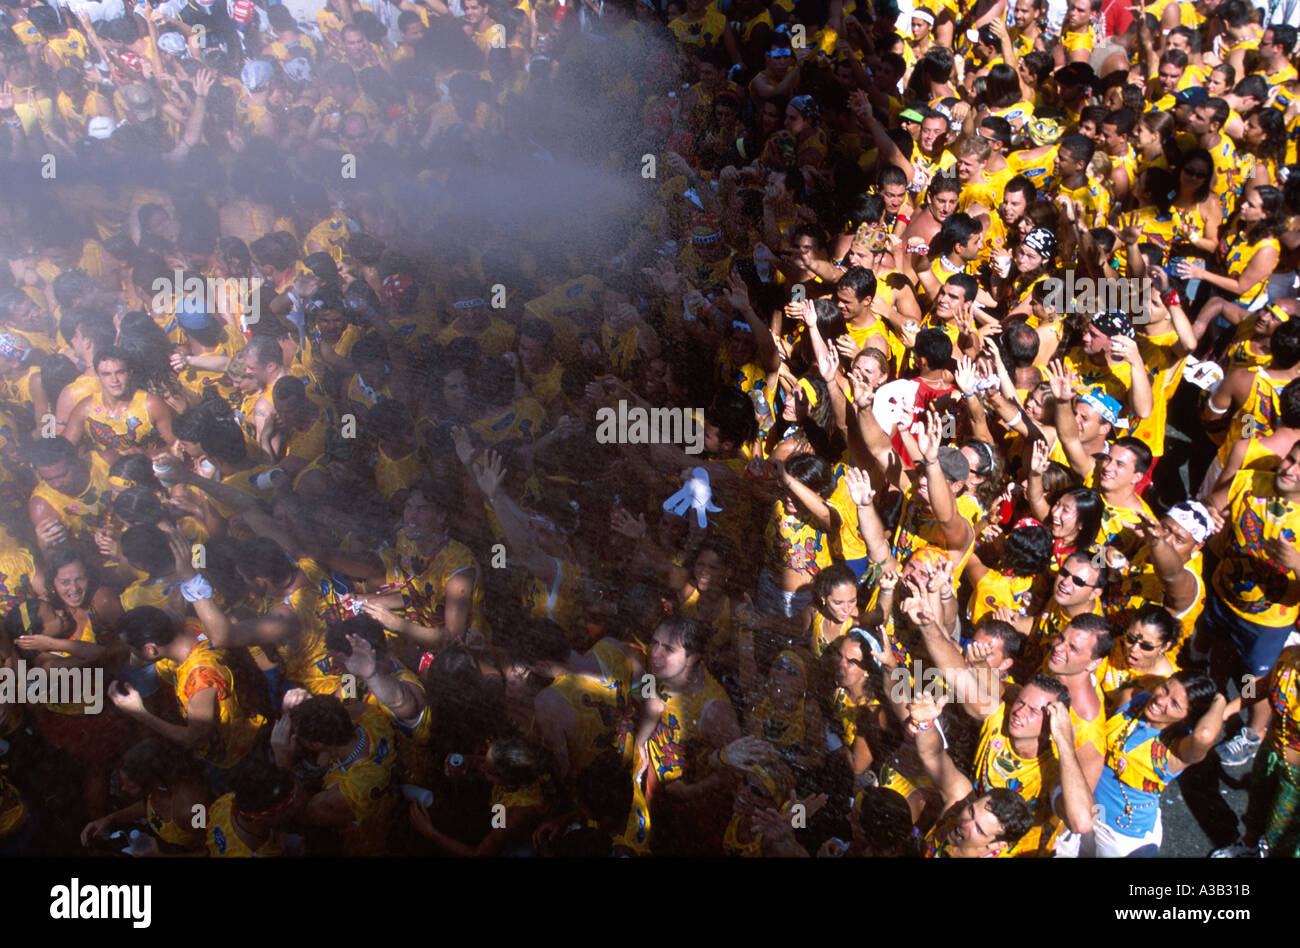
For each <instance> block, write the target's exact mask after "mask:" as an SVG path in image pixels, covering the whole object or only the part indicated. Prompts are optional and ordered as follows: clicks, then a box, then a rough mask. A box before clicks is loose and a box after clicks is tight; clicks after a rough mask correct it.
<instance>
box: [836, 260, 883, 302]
mask: <svg viewBox="0 0 1300 948" xmlns="http://www.w3.org/2000/svg"><path fill="white" fill-rule="evenodd" d="M835 286H836V288H837V289H848V290H852V291H853V295H854V297H856V298H857V300H858V301H859V302H861V301H862V300H864V299H866V298H867V297H868V296H875V295H876V275H875V274H874V273H872V272H871V271H870V270H868V269H867V268H866V267H850V268H849V269H848V270H845V271H844V273H843V274H841V275H840V279H839V282H838V283H836V284H835Z"/></svg>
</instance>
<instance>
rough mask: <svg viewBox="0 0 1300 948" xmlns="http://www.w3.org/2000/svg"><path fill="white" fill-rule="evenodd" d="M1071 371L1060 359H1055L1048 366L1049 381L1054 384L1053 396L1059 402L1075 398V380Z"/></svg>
mask: <svg viewBox="0 0 1300 948" xmlns="http://www.w3.org/2000/svg"><path fill="white" fill-rule="evenodd" d="M1070 375H1071V373H1070V371H1069V369H1067V368H1066V367H1065V363H1064V362H1062V361H1061V360H1060V359H1053V360H1052V361H1051V362H1050V363H1048V366H1047V381H1048V384H1049V385H1051V386H1052V397H1053V398H1055V399H1056V400H1057V401H1058V402H1069V401H1070V400H1071V399H1073V398H1074V385H1073V380H1072V379H1071V378H1070Z"/></svg>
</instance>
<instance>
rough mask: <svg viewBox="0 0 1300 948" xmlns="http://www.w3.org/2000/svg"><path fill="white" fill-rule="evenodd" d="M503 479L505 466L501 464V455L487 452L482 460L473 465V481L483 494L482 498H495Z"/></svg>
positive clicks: (504, 477)
mask: <svg viewBox="0 0 1300 948" xmlns="http://www.w3.org/2000/svg"><path fill="white" fill-rule="evenodd" d="M505 479H506V469H505V466H504V465H503V464H502V462H501V455H499V454H497V453H496V452H495V451H489V452H487V454H486V455H484V457H483V459H482V460H480V461H478V462H477V463H475V465H474V480H475V481H476V482H477V483H478V489H479V490H481V491H482V492H483V496H484V497H487V498H489V499H491V498H493V497H495V496H496V494H497V491H498V490H500V489H501V484H502V482H503V481H504V480H505Z"/></svg>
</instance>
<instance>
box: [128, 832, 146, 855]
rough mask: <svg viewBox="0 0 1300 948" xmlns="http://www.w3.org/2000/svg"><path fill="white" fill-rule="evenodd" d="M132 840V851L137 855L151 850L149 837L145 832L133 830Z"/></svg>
mask: <svg viewBox="0 0 1300 948" xmlns="http://www.w3.org/2000/svg"><path fill="white" fill-rule="evenodd" d="M130 840H131V852H133V853H135V854H136V855H139V854H140V853H145V852H148V851H149V848H150V847H149V843H148V842H147V837H146V836H145V834H144V833H142V832H140V831H139V830H131V833H130Z"/></svg>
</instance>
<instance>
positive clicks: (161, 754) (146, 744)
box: [122, 737, 203, 790]
mask: <svg viewBox="0 0 1300 948" xmlns="http://www.w3.org/2000/svg"><path fill="white" fill-rule="evenodd" d="M122 770H123V771H125V773H126V775H127V776H128V777H129V778H131V782H132V783H134V784H136V785H137V786H140V787H144V788H145V789H147V790H152V789H154V788H155V787H165V786H168V785H169V783H171V782H172V781H174V780H176V778H178V777H182V778H189V779H192V780H201V779H202V773H203V769H202V764H201V763H200V762H199V761H198V760H196V759H195V758H194V757H193V756H192V755H191V754H189V753H186V752H185V751H182V750H181V749H180V748H178V747H176V745H174V744H168V743H166V742H164V741H160V740H158V739H157V738H154V737H146V738H145V739H144V740H142V741H140V743H138V744H135V745H133V746H132V747H130V748H129V749H128V750H127V752H126V753H125V754H123V755H122Z"/></svg>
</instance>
